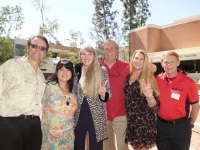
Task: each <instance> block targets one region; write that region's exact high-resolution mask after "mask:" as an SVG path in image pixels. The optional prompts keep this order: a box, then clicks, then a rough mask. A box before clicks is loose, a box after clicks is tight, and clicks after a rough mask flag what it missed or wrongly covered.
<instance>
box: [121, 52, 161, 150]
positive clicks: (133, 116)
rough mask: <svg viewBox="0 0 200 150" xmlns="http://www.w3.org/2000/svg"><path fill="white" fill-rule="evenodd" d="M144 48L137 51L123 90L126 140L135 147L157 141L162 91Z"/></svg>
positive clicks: (141, 149)
mask: <svg viewBox="0 0 200 150" xmlns="http://www.w3.org/2000/svg"><path fill="white" fill-rule="evenodd" d="M148 63H149V61H148V57H147V54H146V53H145V51H143V50H137V51H135V52H134V54H133V56H132V59H131V63H130V66H131V73H130V74H129V75H128V76H127V79H126V83H125V87H124V92H125V96H126V100H125V109H126V115H127V129H126V137H125V142H126V143H129V144H130V145H131V146H132V147H133V149H134V150H148V149H150V148H152V147H153V146H155V143H156V133H157V131H156V111H157V109H158V108H159V103H158V101H157V98H156V97H157V96H158V95H159V91H158V87H157V83H156V80H155V78H154V76H153V73H152V72H151V70H150V67H149V64H148Z"/></svg>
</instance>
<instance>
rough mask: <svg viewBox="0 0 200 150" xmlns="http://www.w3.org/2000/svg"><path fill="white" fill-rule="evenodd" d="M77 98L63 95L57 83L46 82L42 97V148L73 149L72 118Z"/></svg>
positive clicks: (43, 149) (54, 149) (51, 149)
mask: <svg viewBox="0 0 200 150" xmlns="http://www.w3.org/2000/svg"><path fill="white" fill-rule="evenodd" d="M76 109H77V100H76V98H75V96H74V95H73V94H71V93H70V98H67V96H65V95H63V93H62V91H61V89H60V88H59V86H58V84H55V83H54V82H50V83H48V84H47V87H46V91H45V93H44V98H43V113H42V119H41V124H42V133H43V142H42V150H74V138H75V137H74V128H73V126H74V118H73V115H74V113H75V111H76Z"/></svg>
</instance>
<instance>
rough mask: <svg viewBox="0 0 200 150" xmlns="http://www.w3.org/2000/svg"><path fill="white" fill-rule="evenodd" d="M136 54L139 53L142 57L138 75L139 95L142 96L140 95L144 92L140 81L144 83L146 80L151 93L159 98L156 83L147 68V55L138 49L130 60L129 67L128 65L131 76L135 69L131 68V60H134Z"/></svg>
mask: <svg viewBox="0 0 200 150" xmlns="http://www.w3.org/2000/svg"><path fill="white" fill-rule="evenodd" d="M137 53H140V54H143V55H144V65H143V67H142V71H141V74H140V75H139V83H140V94H141V95H143V94H142V93H143V91H144V87H143V86H142V84H141V80H142V79H144V80H145V82H147V79H148V80H149V83H150V85H151V88H152V89H153V92H154V94H155V96H159V95H160V92H159V89H158V84H157V81H156V79H155V77H154V75H153V73H152V72H151V70H150V68H149V65H148V63H149V59H148V56H147V53H146V52H145V51H144V50H141V49H139V50H136V51H135V52H134V53H133V55H132V58H131V65H130V70H131V74H133V73H134V71H135V68H134V66H133V60H134V58H135V55H136V54H137Z"/></svg>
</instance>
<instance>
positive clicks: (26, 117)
mask: <svg viewBox="0 0 200 150" xmlns="http://www.w3.org/2000/svg"><path fill="white" fill-rule="evenodd" d="M34 117H38V116H34V115H20V116H18V118H22V119H33V118H34Z"/></svg>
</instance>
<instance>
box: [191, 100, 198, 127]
mask: <svg viewBox="0 0 200 150" xmlns="http://www.w3.org/2000/svg"><path fill="white" fill-rule="evenodd" d="M191 106H192V109H191V112H190V118H191V124H194V123H195V121H196V119H197V117H198V114H199V103H195V104H192V105H191Z"/></svg>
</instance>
